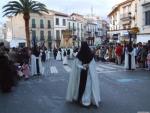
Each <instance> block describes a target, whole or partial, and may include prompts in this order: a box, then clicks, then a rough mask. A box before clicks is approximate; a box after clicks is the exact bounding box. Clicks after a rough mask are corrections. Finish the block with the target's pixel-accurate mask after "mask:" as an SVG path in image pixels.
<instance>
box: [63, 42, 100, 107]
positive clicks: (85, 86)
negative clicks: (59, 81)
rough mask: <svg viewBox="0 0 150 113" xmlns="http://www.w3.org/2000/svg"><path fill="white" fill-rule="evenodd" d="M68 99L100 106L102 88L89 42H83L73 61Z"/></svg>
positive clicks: (82, 103)
mask: <svg viewBox="0 0 150 113" xmlns="http://www.w3.org/2000/svg"><path fill="white" fill-rule="evenodd" d="M66 100H67V101H69V102H72V101H76V102H77V103H79V104H81V105H82V106H85V107H88V106H90V105H91V104H93V105H96V106H97V107H98V106H99V102H100V101H101V99H100V88H99V79H98V75H97V74H96V64H95V60H94V55H93V53H92V51H91V49H90V48H89V46H88V44H87V42H84V41H83V42H81V48H80V50H79V52H78V54H77V56H76V58H75V60H74V62H73V66H72V71H71V73H70V79H69V84H68V90H67V97H66Z"/></svg>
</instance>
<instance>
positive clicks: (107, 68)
mask: <svg viewBox="0 0 150 113" xmlns="http://www.w3.org/2000/svg"><path fill="white" fill-rule="evenodd" d="M62 66H63V69H64V70H65V72H66V73H69V72H71V67H70V66H69V65H62ZM49 68H50V73H51V74H58V73H61V70H59V69H58V67H57V66H50V67H49ZM119 71H125V69H124V67H123V66H119V65H115V64H97V65H96V72H97V73H112V72H119Z"/></svg>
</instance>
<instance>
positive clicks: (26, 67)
mask: <svg viewBox="0 0 150 113" xmlns="http://www.w3.org/2000/svg"><path fill="white" fill-rule="evenodd" d="M22 72H23V74H24V76H25V79H28V78H29V75H30V69H29V65H28V63H27V62H26V61H25V62H24V63H23V65H22Z"/></svg>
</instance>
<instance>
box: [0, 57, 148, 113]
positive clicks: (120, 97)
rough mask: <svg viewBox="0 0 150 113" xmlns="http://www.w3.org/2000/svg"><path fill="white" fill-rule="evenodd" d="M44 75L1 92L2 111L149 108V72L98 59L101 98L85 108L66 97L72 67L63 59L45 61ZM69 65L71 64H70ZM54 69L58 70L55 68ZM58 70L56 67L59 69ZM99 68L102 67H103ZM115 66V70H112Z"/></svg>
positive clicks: (132, 112)
mask: <svg viewBox="0 0 150 113" xmlns="http://www.w3.org/2000/svg"><path fill="white" fill-rule="evenodd" d="M44 65H45V66H44V67H45V73H44V75H43V76H34V77H32V78H30V79H29V80H27V81H24V80H21V81H20V82H19V84H18V86H17V87H16V88H14V89H13V92H12V93H9V94H2V93H0V113H137V112H140V111H145V112H150V90H149V89H150V72H148V71H143V70H137V71H117V69H121V68H119V67H116V68H115V69H113V68H114V66H108V65H110V64H101V63H98V64H97V67H99V68H100V70H101V71H106V69H104V70H102V68H105V67H107V69H109V70H110V72H107V73H98V76H99V81H100V91H101V99H102V102H101V104H100V107H99V108H96V107H94V106H91V107H90V108H83V107H81V106H79V105H77V104H74V103H68V102H66V101H65V97H66V90H67V85H68V79H69V71H67V69H66V67H64V66H63V65H62V62H61V61H55V60H50V62H46V64H44ZM67 68H68V67H67ZM53 70H55V71H53ZM56 70H57V71H56ZM100 70H99V71H100ZM112 70H116V71H114V72H111V71H112Z"/></svg>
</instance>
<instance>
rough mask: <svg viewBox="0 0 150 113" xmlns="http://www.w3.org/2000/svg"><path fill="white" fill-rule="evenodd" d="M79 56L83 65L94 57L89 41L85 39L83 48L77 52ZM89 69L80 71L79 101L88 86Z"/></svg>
mask: <svg viewBox="0 0 150 113" xmlns="http://www.w3.org/2000/svg"><path fill="white" fill-rule="evenodd" d="M77 58H78V59H79V60H80V61H81V62H82V65H87V64H89V63H90V62H91V61H92V59H93V58H94V55H93V53H92V51H91V49H90V48H89V46H88V44H87V42H85V41H83V42H81V48H80V50H79V52H78V54H77ZM87 72H88V69H86V70H85V69H82V70H81V73H80V83H79V94H78V102H79V103H80V102H81V99H82V96H83V93H84V91H85V87H86V81H87V74H88V73H87Z"/></svg>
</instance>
